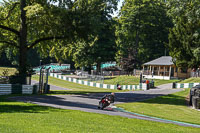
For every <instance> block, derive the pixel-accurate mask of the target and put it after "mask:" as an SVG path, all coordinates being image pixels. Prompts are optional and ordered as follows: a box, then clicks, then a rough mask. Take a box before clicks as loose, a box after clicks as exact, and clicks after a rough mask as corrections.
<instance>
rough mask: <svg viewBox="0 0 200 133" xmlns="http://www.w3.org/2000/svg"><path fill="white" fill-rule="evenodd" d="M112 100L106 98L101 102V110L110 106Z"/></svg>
mask: <svg viewBox="0 0 200 133" xmlns="http://www.w3.org/2000/svg"><path fill="white" fill-rule="evenodd" d="M110 103H111V102H110V100H109V99H108V98H104V99H102V100H101V101H100V102H99V107H98V108H99V109H102V110H103V109H104V108H105V107H107V106H109V105H110Z"/></svg>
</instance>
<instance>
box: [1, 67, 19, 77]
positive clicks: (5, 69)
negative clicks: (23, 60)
mask: <svg viewBox="0 0 200 133" xmlns="http://www.w3.org/2000/svg"><path fill="white" fill-rule="evenodd" d="M16 72H17V69H16V68H10V67H0V76H11V75H14V74H15V73H16Z"/></svg>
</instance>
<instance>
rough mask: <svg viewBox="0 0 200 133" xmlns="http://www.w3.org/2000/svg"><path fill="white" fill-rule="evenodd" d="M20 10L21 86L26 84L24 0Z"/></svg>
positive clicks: (21, 1) (21, 2)
mask: <svg viewBox="0 0 200 133" xmlns="http://www.w3.org/2000/svg"><path fill="white" fill-rule="evenodd" d="M20 4H21V6H20V10H21V18H20V19H21V27H20V38H19V45H20V48H19V54H20V55H19V69H18V70H19V76H20V78H21V84H26V75H27V24H26V11H25V10H24V8H25V7H26V0H20Z"/></svg>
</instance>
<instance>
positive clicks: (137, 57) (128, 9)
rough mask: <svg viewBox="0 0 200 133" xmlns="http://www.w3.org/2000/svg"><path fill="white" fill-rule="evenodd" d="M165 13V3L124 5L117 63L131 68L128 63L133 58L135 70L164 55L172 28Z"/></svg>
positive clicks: (146, 0)
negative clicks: (169, 31)
mask: <svg viewBox="0 0 200 133" xmlns="http://www.w3.org/2000/svg"><path fill="white" fill-rule="evenodd" d="M166 13H167V7H166V3H164V2H162V1H160V0H125V1H124V5H123V6H122V9H121V11H120V17H119V19H118V26H117V30H116V36H117V41H116V42H117V45H118V48H119V49H118V53H117V59H118V60H119V61H120V62H122V64H125V65H126V64H128V63H126V62H127V60H125V59H126V58H130V59H129V60H130V62H131V64H132V69H133V68H135V67H137V66H140V64H141V63H144V62H146V61H149V60H152V59H155V58H158V57H160V56H163V55H165V51H166V49H165V44H166V43H168V29H169V27H170V26H171V21H170V19H169V18H168V17H167V14H166ZM124 61H125V62H124ZM128 66H129V68H131V66H130V65H128Z"/></svg>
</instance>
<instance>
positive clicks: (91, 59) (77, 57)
mask: <svg viewBox="0 0 200 133" xmlns="http://www.w3.org/2000/svg"><path fill="white" fill-rule="evenodd" d="M111 7H112V8H111ZM116 8H117V0H115V1H114V0H113V1H112V3H111V4H108V5H107V7H106V8H105V10H102V11H101V19H100V20H99V22H98V24H100V25H102V27H101V28H100V29H99V32H98V33H97V35H96V36H90V37H89V38H88V40H83V39H80V40H77V41H75V42H73V43H71V44H70V45H67V46H66V47H60V48H59V49H58V48H56V49H53V50H52V51H51V54H52V55H55V54H56V53H57V54H58V55H57V56H58V57H59V58H60V57H62V58H63V59H65V58H67V56H68V58H71V59H72V60H73V61H74V62H75V67H86V68H88V70H89V71H90V69H91V68H92V66H93V65H96V66H97V71H98V72H99V71H100V66H101V63H102V62H108V61H114V60H115V59H114V57H115V53H116V43H115V24H116V21H114V20H113V18H112V16H111V14H112V13H113V10H116ZM58 51H60V52H58ZM60 53H61V54H60Z"/></svg>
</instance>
